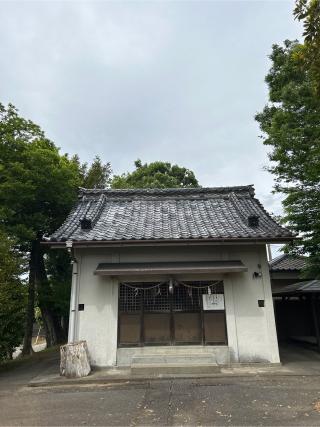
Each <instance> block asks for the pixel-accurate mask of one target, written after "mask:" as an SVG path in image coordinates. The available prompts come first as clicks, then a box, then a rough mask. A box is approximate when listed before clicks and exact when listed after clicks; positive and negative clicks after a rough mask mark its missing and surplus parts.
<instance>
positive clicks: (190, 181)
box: [111, 159, 199, 188]
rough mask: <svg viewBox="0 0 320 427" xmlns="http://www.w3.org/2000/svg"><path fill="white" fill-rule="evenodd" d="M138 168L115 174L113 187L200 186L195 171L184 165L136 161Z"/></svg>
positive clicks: (112, 182)
mask: <svg viewBox="0 0 320 427" xmlns="http://www.w3.org/2000/svg"><path fill="white" fill-rule="evenodd" d="M134 164H135V167H136V169H135V170H134V171H133V172H128V173H125V174H122V175H118V176H117V175H115V176H114V177H113V179H112V181H111V187H112V188H182V187H186V188H191V187H199V184H198V181H197V179H196V177H195V175H194V173H193V172H192V171H191V170H189V169H186V168H184V167H180V166H178V165H171V163H167V162H153V163H149V164H148V163H145V164H142V163H141V160H139V159H138V160H136V161H135V163H134Z"/></svg>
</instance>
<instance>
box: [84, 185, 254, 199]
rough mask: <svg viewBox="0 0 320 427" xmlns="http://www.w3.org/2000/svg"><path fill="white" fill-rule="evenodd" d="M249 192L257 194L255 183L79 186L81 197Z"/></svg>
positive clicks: (252, 194) (249, 193)
mask: <svg viewBox="0 0 320 427" xmlns="http://www.w3.org/2000/svg"><path fill="white" fill-rule="evenodd" d="M231 192H234V193H248V195H250V196H251V197H253V196H254V195H255V190H254V186H253V184H250V185H238V186H232V187H193V188H123V189H122V188H121V189H115V188H102V189H101V188H83V187H79V198H82V197H84V196H86V195H90V196H100V195H102V194H104V195H105V196H117V197H124V196H130V195H131V196H133V195H137V196H174V195H181V196H184V195H193V194H194V195H201V194H221V193H225V194H229V193H231Z"/></svg>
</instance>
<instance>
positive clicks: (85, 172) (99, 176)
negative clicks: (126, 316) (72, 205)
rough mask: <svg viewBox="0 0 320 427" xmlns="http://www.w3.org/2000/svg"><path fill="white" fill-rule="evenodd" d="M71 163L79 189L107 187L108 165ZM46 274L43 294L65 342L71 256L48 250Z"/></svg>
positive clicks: (60, 337) (95, 159) (61, 339)
mask: <svg viewBox="0 0 320 427" xmlns="http://www.w3.org/2000/svg"><path fill="white" fill-rule="evenodd" d="M72 160H73V161H74V162H75V163H76V164H77V165H78V170H79V175H80V186H81V187H86V188H105V187H107V185H108V184H109V180H110V174H111V165H110V163H102V161H101V160H100V158H99V157H98V156H96V157H95V158H94V160H93V162H92V163H91V165H90V166H88V164H87V163H83V164H81V162H80V159H79V157H78V156H77V155H75V156H73V158H72ZM45 265H46V271H47V275H48V280H47V289H48V291H49V292H47V294H46V295H45V297H46V302H47V304H49V305H50V307H51V308H52V312H53V313H54V315H55V318H56V322H57V323H58V325H59V327H58V328H57V330H58V334H59V341H60V342H64V341H66V339H67V336H68V323H69V306H70V290H71V274H72V273H71V271H72V268H71V264H70V257H69V255H68V254H67V253H66V252H65V251H55V250H49V251H48V253H47V254H46V258H45Z"/></svg>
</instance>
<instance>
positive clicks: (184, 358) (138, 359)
mask: <svg viewBox="0 0 320 427" xmlns="http://www.w3.org/2000/svg"><path fill="white" fill-rule="evenodd" d="M166 363H167V364H168V363H170V364H182V365H187V364H191V365H192V364H198V365H201V364H202V365H203V364H211V363H216V358H215V355H214V354H212V353H211V354H210V353H200V354H195V353H193V354H186V353H171V354H170V353H169V354H158V353H156V354H148V355H136V356H133V358H132V364H133V365H139V364H142V365H152V364H166Z"/></svg>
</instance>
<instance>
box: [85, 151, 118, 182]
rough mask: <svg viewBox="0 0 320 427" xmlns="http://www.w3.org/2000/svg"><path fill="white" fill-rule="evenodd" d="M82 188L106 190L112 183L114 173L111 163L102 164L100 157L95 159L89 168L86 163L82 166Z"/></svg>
mask: <svg viewBox="0 0 320 427" xmlns="http://www.w3.org/2000/svg"><path fill="white" fill-rule="evenodd" d="M80 169H81V177H82V183H81V186H82V187H84V188H106V187H107V186H108V185H109V183H110V175H111V172H112V169H111V165H110V163H109V162H107V163H102V161H101V159H100V157H99V156H96V157H95V158H94V159H93V162H92V164H91V165H90V167H89V168H88V164H87V163H84V164H83V165H82V166H81V168H80Z"/></svg>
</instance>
